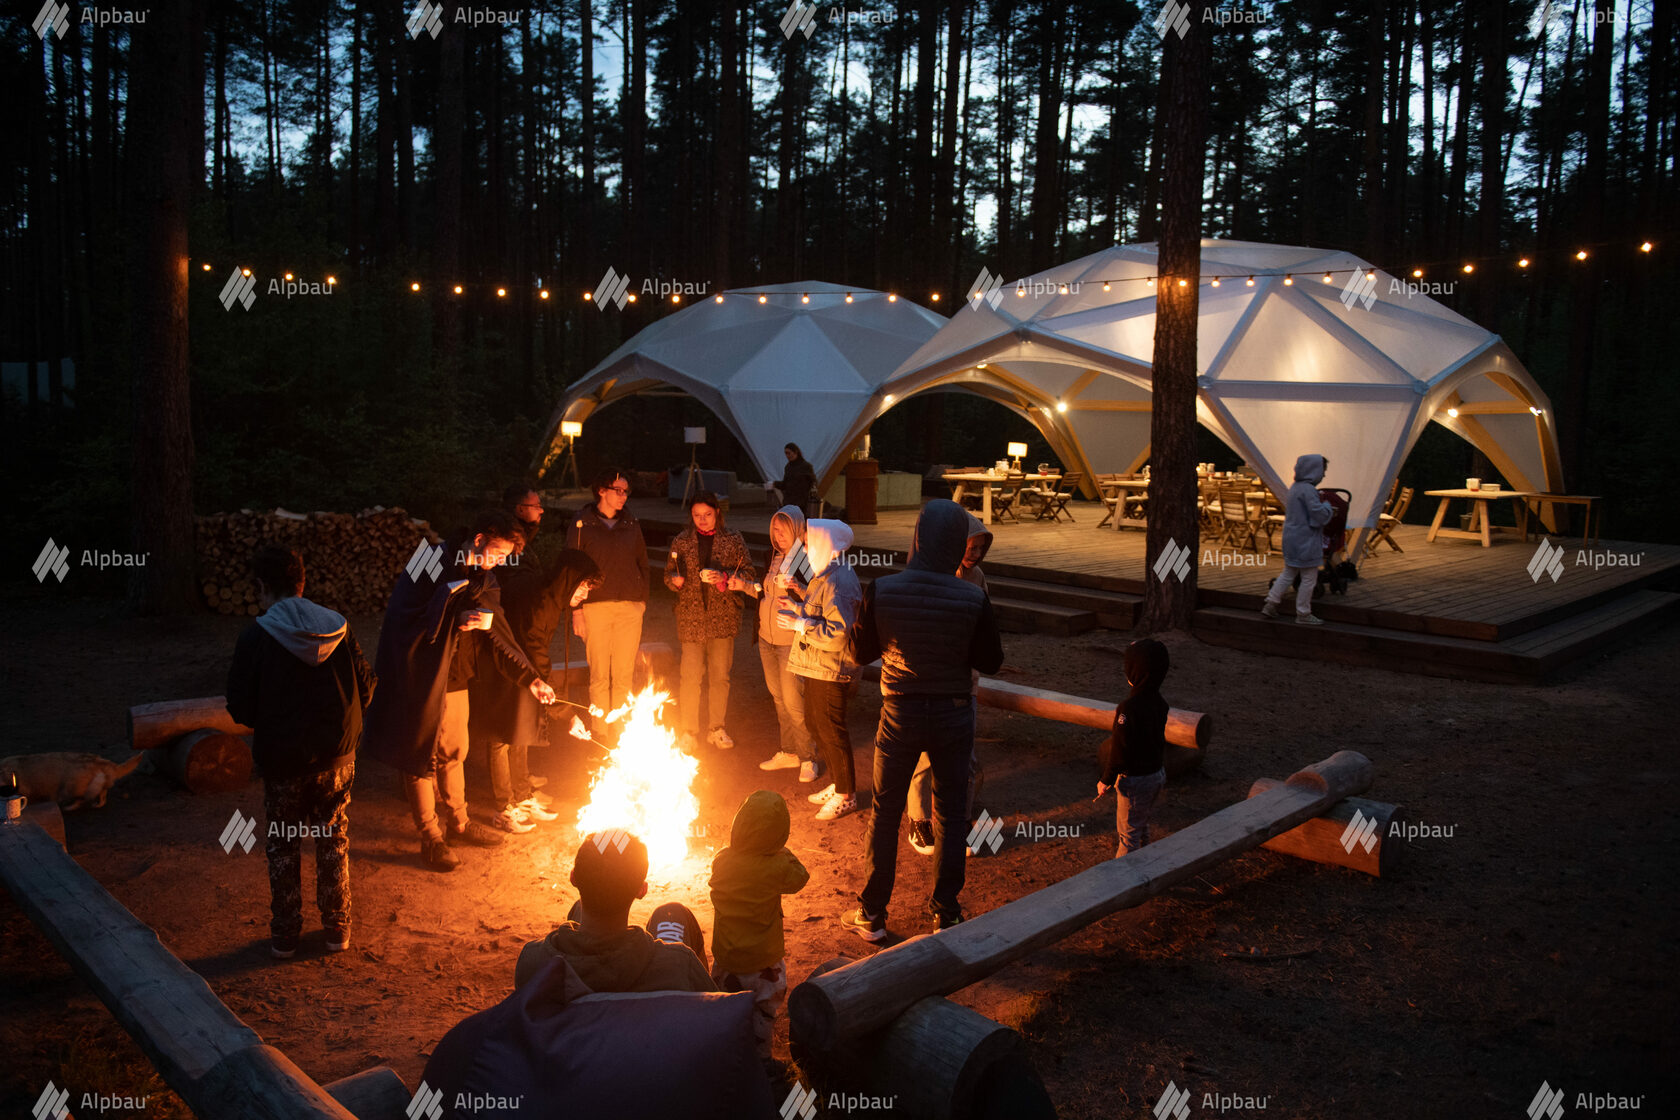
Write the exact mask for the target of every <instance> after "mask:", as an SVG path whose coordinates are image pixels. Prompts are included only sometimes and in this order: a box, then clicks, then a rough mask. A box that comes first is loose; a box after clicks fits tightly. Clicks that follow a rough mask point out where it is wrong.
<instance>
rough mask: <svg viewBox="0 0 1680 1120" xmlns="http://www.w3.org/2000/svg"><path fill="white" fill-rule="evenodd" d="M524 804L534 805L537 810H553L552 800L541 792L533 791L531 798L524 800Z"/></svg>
mask: <svg viewBox="0 0 1680 1120" xmlns="http://www.w3.org/2000/svg"><path fill="white" fill-rule="evenodd" d="M524 804H526V805H535V806H537V807H538V808H539V809H552V808H554V798H552V797H550V796H549V795H548V794H546V793H544V792H542V790H534V791H533V792H532V793H531V796H529V797H527V798H526V799H525V801H524Z"/></svg>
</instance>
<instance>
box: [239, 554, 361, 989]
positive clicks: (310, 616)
mask: <svg viewBox="0 0 1680 1120" xmlns="http://www.w3.org/2000/svg"><path fill="white" fill-rule="evenodd" d="M251 569H252V571H253V572H254V573H255V575H256V578H257V604H258V605H259V606H260V607H262V611H263V613H262V614H261V615H259V616H258V618H257V620H256V621H255V622H253V623H251V624H250V625H249V626H247V627H246V628H245V631H244V633H242V634H240V636H239V643H238V645H237V646H235V647H234V652H233V665H232V666H231V667H230V668H229V669H228V680H227V709H228V714H229V715H231V716H232V717H233V718H234V720H235V721H236V722H238V723H242V724H244V725H245V726H247V727H249V728H251V729H252V732H253V734H252V736H251V739H252V756H253V759H254V760H255V762H256V765H257V770H258V772H259V773H260V774H261V775H262V781H263V814H264V816H266V817H267V818H268V821H267V837H268V843H267V846H266V849H265V851H266V853H267V856H268V892H269V933H270V936H271V937H272V938H273V941H272V943H271V945H270V952H272V953H273V955H274V956H275V957H277V958H280V959H282V960H284V959H285V958H287V957H290V956H292V955H293V954H294V953H295V952H297V946H298V938H299V936H300V935H301V934H302V932H303V866H302V855H303V852H302V843H303V842H302V837H303V836H305V835H313V836H314V837H315V902H316V904H317V905H318V906H319V907H320V911H321V925H322V927H323V928H324V929H325V930H326V938H327V950H328V951H329V952H342V951H343V950H344V949H346V948H347V947H348V946H349V944H350V816H349V813H350V784H351V782H352V781H354V780H355V777H356V743H357V740H359V739H360V738H361V734H362V709H364V708H366V707H367V705H368V702H369V700H371V699H372V697H373V692H374V676H373V670H372V669H370V668H369V667H368V663H367V658H365V657H363V656H362V650H361V647H360V646H358V645H357V644H356V636H355V635H354V634H352V633H351V632H350V627H349V625H348V624H346V623H345V621H344V616H343V615H341V614H339V613H338V612H337V611H330V610H328V609H327V608H325V607H323V606H320V605H318V604H316V603H312V602H310V601H309V600H308V599H305V598H304V597H303V587H304V567H303V557H302V556H300V555H298V553H296V552H294V551H293V550H291V549H288V548H279V547H277V546H270V547H268V548H265V549H263V550H262V551H260V552H258V553H257V554H256V556H255V557H253V558H252V561H251Z"/></svg>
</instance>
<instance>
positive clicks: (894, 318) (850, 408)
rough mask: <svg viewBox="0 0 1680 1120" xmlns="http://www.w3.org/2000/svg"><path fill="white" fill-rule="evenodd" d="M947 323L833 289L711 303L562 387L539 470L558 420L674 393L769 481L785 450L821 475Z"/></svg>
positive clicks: (733, 295)
mask: <svg viewBox="0 0 1680 1120" xmlns="http://www.w3.org/2000/svg"><path fill="white" fill-rule="evenodd" d="M761 296H762V297H763V299H762V300H761V299H760V297H761ZM944 324H945V319H944V318H943V317H942V316H940V315H938V314H935V313H934V312H932V311H929V310H928V309H927V308H925V307H919V306H917V305H916V304H914V303H912V302H910V301H909V300H907V299H903V298H900V297H897V296H890V295H888V294H887V293H886V292H876V291H870V290H868V289H864V288H843V287H840V286H839V285H836V284H825V283H817V282H812V283H806V284H771V285H768V286H763V287H757V288H753V289H751V290H742V289H735V290H730V291H726V292H723V293H721V300H720V299H719V297H716V296H708V297H706V298H705V299H704V300H703V301H700V302H696V303H694V304H693V305H691V306H689V307H686V308H684V309H683V310H681V311H678V312H676V313H675V314H672V315H667V316H666V317H665V318H663V319H660V320H659V321H658V322H655V323H652V324H650V325H648V326H647V327H644V328H643V329H642V330H640V331H638V332H637V333H636V334H635V336H634V337H632V338H630V339H629V340H628V341H626V342H625V343H624V345H622V346H620V347H619V348H618V349H617V350H614V351H613V352H612V353H611V354H609V355H607V357H606V358H605V359H604V360H603V361H602V362H601V363H600V364H599V365H597V366H596V367H595V368H594V369H592V370H590V371H589V372H588V373H587V374H585V375H584V376H583V377H582V378H581V379H580V380H579V381H577V382H576V383H574V384H573V385H571V386H570V387H568V388H567V390H566V395H565V396H564V397H563V398H562V399H561V401H560V404H559V406H558V407H557V408H556V409H555V410H554V414H553V416H552V418H551V419H550V420H549V425H548V432H547V436H546V438H545V440H544V442H543V444H542V445H541V446H542V448H543V452H542V453H541V454H539V457H538V458H539V462H540V461H542V460H543V459H544V458H546V457H547V456H548V455H549V454H551V453H552V451H553V449H554V448H555V447H556V446H558V441H559V439H560V434H559V433H560V422H561V421H562V420H585V419H587V418H588V417H589V416H590V415H591V414H592V413H594V412H595V411H596V410H597V409H600V408H604V407H606V406H607V405H610V404H612V403H613V402H614V401H618V400H622V399H624V398H625V397H627V396H631V395H634V394H636V393H643V392H647V391H649V390H651V389H657V388H661V387H665V386H674V387H676V388H679V389H681V390H683V391H685V392H687V393H688V394H689V395H691V396H693V397H694V398H696V399H697V400H699V401H700V402H702V403H703V404H705V405H706V407H707V408H709V409H711V410H712V412H713V413H714V414H716V416H717V417H718V419H719V420H720V421H721V422H722V423H723V424H724V425H725V426H727V427H728V429H729V430H730V431H731V432H732V433H734V435H735V438H736V439H738V440H740V441H741V445H742V446H743V447H745V448H746V449H747V452H748V454H750V455H751V456H752V459H753V462H754V463H755V464H756V465H757V467H758V469H759V470H760V471H762V472H763V473H764V477H765V478H772V479H773V478H780V477H781V476H782V469H783V467H784V466H785V465H786V460H785V459H784V458H783V456H782V446H783V445H784V444H786V443H790V442H791V443H797V444H798V445H799V446H800V449H801V450H803V451H804V452H805V457H806V459H807V460H809V461H810V463H811V465H812V466H813V467H814V468H815V469H816V472H817V477H818V478H819V479H822V478H824V477H826V476H827V475H828V473H829V472H830V471H831V470H832V469H833V468H834V467H835V466H836V465H837V464H838V462H839V460H840V458H841V456H843V455H844V454H845V452H846V450H847V448H849V447H850V446H851V440H850V439H849V438H848V432H849V430H850V429H851V428H852V426H853V422H854V421H855V420H856V419H857V417H858V414H859V413H860V412H861V411H862V410H863V409H864V408H865V407H867V406H868V405H869V403H870V401H871V400H873V399H874V397H875V390H876V388H877V387H878V386H879V385H880V383H881V382H882V381H883V380H885V378H886V377H887V375H888V374H890V373H891V372H892V371H893V370H894V369H896V368H898V366H899V364H900V363H901V362H903V361H904V359H905V358H907V357H908V356H909V355H910V354H911V353H912V352H913V351H915V350H916V348H917V347H919V346H921V345H922V344H924V343H926V342H927V341H928V340H929V339H930V338H932V337H933V335H934V334H935V332H937V331H938V330H939V328H940V327H941V326H943V325H944Z"/></svg>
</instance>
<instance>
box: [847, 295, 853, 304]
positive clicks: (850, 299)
mask: <svg viewBox="0 0 1680 1120" xmlns="http://www.w3.org/2000/svg"><path fill="white" fill-rule="evenodd" d="M846 302H847V303H851V302H852V293H850V292H847V293H846Z"/></svg>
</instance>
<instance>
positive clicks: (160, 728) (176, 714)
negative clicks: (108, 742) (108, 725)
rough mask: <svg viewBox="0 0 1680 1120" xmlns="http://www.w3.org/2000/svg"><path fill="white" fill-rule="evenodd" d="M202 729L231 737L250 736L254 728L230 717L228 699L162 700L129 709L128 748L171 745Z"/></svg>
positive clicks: (224, 697) (215, 697)
mask: <svg viewBox="0 0 1680 1120" xmlns="http://www.w3.org/2000/svg"><path fill="white" fill-rule="evenodd" d="M201 727H207V728H210V729H211V730H213V731H222V732H226V733H227V734H229V735H249V734H250V733H251V729H250V728H249V727H246V726H245V725H244V724H242V723H237V722H235V721H234V718H233V717H232V716H230V715H228V710H227V697H226V696H201V697H199V698H197V699H194V700H160V701H158V702H157V703H155V704H136V705H135V706H134V707H132V708H130V709H129V710H128V745H129V746H131V747H133V748H134V749H135V750H137V751H148V750H152V749H153V748H155V747H162V746H167V745H168V744H170V743H172V742H173V741H175V740H176V739H179V738H180V737H181V736H183V735H186V734H188V733H190V732H193V731H197V730H198V729H199V728H201Z"/></svg>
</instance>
